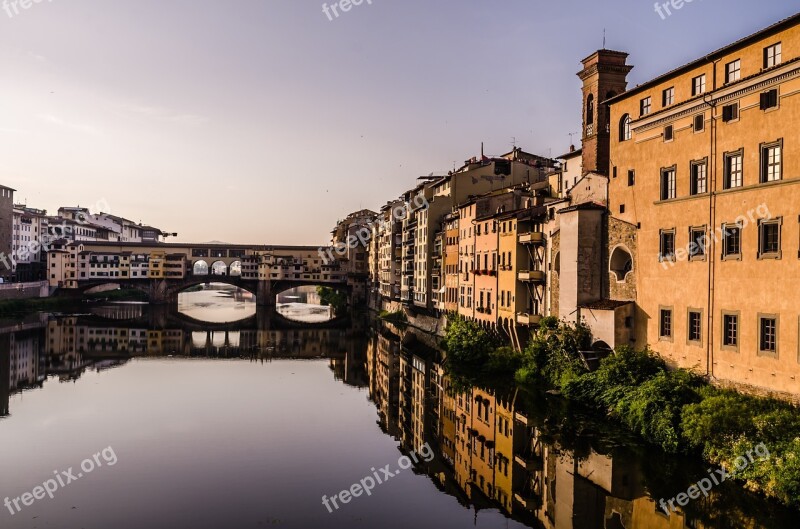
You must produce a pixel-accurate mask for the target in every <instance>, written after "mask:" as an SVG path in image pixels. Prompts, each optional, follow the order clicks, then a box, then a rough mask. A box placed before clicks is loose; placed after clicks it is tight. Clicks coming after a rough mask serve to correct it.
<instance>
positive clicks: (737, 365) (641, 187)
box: [584, 15, 800, 398]
mask: <svg viewBox="0 0 800 529" xmlns="http://www.w3.org/2000/svg"><path fill="white" fill-rule="evenodd" d="M798 61H800V15H794V16H792V17H790V18H788V19H785V20H783V21H781V22H778V23H776V24H774V25H772V26H770V27H768V28H766V29H763V30H761V31H759V32H757V33H754V34H752V35H750V36H747V37H745V38H743V39H741V40H738V41H736V42H734V43H732V44H730V45H728V46H725V47H723V48H721V49H719V50H716V51H712V52H711V53H708V54H704V55H702V56H701V57H700V58H699V59H697V60H695V61H693V62H690V63H688V64H685V65H683V66H681V67H679V68H677V69H675V70H673V71H671V72H669V73H666V74H664V75H661V76H659V77H657V78H655V79H652V80H650V81H648V82H645V83H642V84H641V85H639V86H637V87H635V88H633V89H631V90H628V91H627V92H624V93H619V94H618V95H616V96H614V97H606V98H605V103H604V106H606V107H608V108H609V109H610V125H611V132H612V134H611V144H610V148H611V158H610V159H611V174H612V177H611V180H610V188H609V197H610V201H609V210H610V211H609V214H610V215H611V217H612V219H613V220H614V221H615V222H616V223H618V225H619V226H624V227H625V229H624V230H622V231H624V236H623V237H621V239H624V240H618V241H616V243H614V244H610V245H609V247H608V250H610V255H609V256H608V259H609V261H608V268H607V272H608V275H609V276H610V278H611V280H612V283H615V284H618V285H621V286H623V287H624V288H625V289H626V290H627V293H628V295H629V297H630V298H631V299H635V300H636V314H635V320H636V332H635V344H636V345H637V346H639V347H643V346H645V345H647V344H650V345H651V346H652V347H653V349H655V350H656V351H657V352H658V353H659V354H661V355H662V356H663V357H664V358H666V359H667V360H668V361H669V362H670V363H671V364H673V365H676V366H682V367H687V368H694V369H696V370H697V371H698V372H700V373H703V374H706V375H708V376H709V377H711V379H712V380H715V381H717V382H719V383H721V384H728V385H735V386H737V387H742V388H746V389H750V390H753V391H755V392H758V393H770V392H774V393H776V394H779V395H782V394H791V395H793V396H794V397H795V398H796V397H797V395H798V394H800V391H798V384H797V377H798V376H799V375H800V362H799V361H798V359H799V358H800V353H799V351H800V343H798V336H799V334H800V330H799V329H800V327H798V323H799V322H800V307H799V306H798V303H797V300H796V296H795V295H794V292H793V291H792V290H791V287H790V285H792V284H793V282H794V281H795V280H797V279H798V277H800V276H799V275H798V271H800V267H798V264H797V257H796V255H800V252H798V250H800V248H798V241H800V223H799V222H798V213H799V211H798V204H800V156H799V155H798V153H800V144H798V136H797V133H796V130H795V126H796V124H797V123H798V120H800V98H798V95H797V94H798V93H800V62H798ZM611 95H612V94H608V96H611ZM585 148H586V145H585V144H584V149H585ZM787 287H788V288H787Z"/></svg>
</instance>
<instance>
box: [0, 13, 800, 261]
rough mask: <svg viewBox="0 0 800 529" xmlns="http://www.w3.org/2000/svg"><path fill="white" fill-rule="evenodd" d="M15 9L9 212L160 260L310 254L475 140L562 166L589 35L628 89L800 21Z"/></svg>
mask: <svg viewBox="0 0 800 529" xmlns="http://www.w3.org/2000/svg"><path fill="white" fill-rule="evenodd" d="M18 1H19V0H17V2H12V0H5V3H3V0H0V184H2V185H5V186H9V187H12V188H14V189H16V190H17V193H16V195H15V199H16V200H15V201H16V202H18V203H26V204H27V205H28V206H30V207H36V208H41V209H47V210H48V212H53V213H55V210H56V209H57V208H58V207H59V206H65V205H70V206H74V205H80V206H85V207H90V208H94V207H95V206H96V205H100V206H103V207H102V209H104V210H106V211H107V212H110V213H113V214H115V215H120V216H124V217H127V218H130V219H132V220H134V221H137V222H139V221H141V222H143V223H145V224H151V225H155V226H158V227H160V228H162V229H164V230H165V231H169V232H176V233H178V237H176V238H175V239H174V240H175V241H184V242H206V241H212V240H216V241H225V242H230V243H246V244H250V243H252V244H292V245H306V244H308V245H317V244H323V243H326V242H328V240H329V238H330V231H331V229H332V228H333V227H334V225H335V223H336V222H337V221H338V220H339V219H342V218H344V217H345V216H346V215H347V214H348V213H350V212H353V211H356V210H359V209H363V208H369V209H373V210H377V209H378V208H380V207H381V206H382V205H383V204H384V203H385V202H386V201H388V200H390V199H393V198H396V197H397V196H399V195H400V194H401V193H402V192H403V191H405V190H406V189H409V188H411V187H414V185H415V183H416V179H417V178H418V177H419V176H423V175H428V174H430V173H431V172H433V173H437V174H439V173H446V172H447V171H448V170H451V169H453V166H454V165H460V164H461V163H463V161H464V160H466V159H468V158H470V157H472V156H475V155H478V154H479V153H480V145H481V142H484V143H485V149H486V153H487V154H502V153H504V152H508V151H510V150H511V148H512V145H513V144H514V143H513V142H516V143H515V144H516V145H517V146H518V147H521V148H522V149H524V150H526V151H528V152H532V153H536V154H541V155H545V156H554V157H555V156H558V155H560V154H563V153H564V152H566V151H567V150H568V148H569V145H570V133H575V132H576V131H578V130H580V115H581V114H580V105H581V95H580V89H581V84H580V80H579V79H578V78H577V76H576V75H575V74H576V73H577V72H578V71H579V70H580V69H581V64H580V61H581V59H583V58H584V57H586V56H588V55H590V54H591V53H592V52H593V51H595V50H597V49H599V48H602V47H603V31H604V29H605V35H606V47H607V48H609V49H615V50H620V51H626V52H628V53H630V58H629V59H628V62H629V64H633V65H634V66H635V68H634V69H633V71H632V72H631V74H630V75H629V77H628V80H629V86H633V85H636V84H640V83H642V82H645V81H647V80H649V79H652V78H653V77H656V76H657V75H659V74H661V73H664V72H666V71H668V70H670V69H672V68H675V67H677V66H679V65H681V64H684V63H686V62H689V61H691V60H693V59H696V58H698V57H700V56H702V55H704V54H705V53H707V52H709V51H712V50H715V49H717V48H719V47H722V46H724V45H726V44H729V43H731V42H733V41H734V40H737V39H739V38H741V37H744V36H745V35H748V34H750V33H753V32H755V31H758V30H759V29H762V28H763V27H766V26H768V25H770V24H772V23H774V22H776V21H778V20H780V19H782V18H785V17H787V16H789V15H792V14H794V13H795V12H796V11H797V10H798V4H797V3H796V2H794V1H789V2H787V0H760V1H759V2H753V1H752V0H744V1H743V0H694V1H693V2H691V3H685V4H684V5H683V6H682V7H681V8H680V9H679V10H675V9H671V15H666V14H665V13H664V16H662V15H659V14H658V13H657V12H656V10H655V7H654V3H653V2H652V1H651V0H609V1H604V2H586V1H575V0H561V1H558V2H543V1H540V0H460V1H455V0H363V2H362V3H361V5H359V6H351V9H349V10H348V11H346V12H343V11H341V10H339V9H337V11H336V14H338V17H337V16H335V14H334V13H333V12H332V10H331V4H336V3H335V2H331V1H329V2H328V3H327V4H326V5H327V6H328V12H329V13H330V15H326V14H325V12H324V11H323V3H322V2H321V1H318V0H227V1H224V2H223V1H217V2H211V1H207V0H169V1H164V0H161V1H155V0H40V1H39V2H38V3H35V0H30V3H27V1H28V0H24V1H25V2H26V4H24V5H27V8H25V7H23V5H21V4H19V3H18ZM14 3H16V10H15V6H14V5H12V4H14ZM663 11H664V10H663V9H662V13H663ZM578 141H579V138H578V135H577V134H576V135H575V136H574V137H573V139H572V142H573V143H577V142H578Z"/></svg>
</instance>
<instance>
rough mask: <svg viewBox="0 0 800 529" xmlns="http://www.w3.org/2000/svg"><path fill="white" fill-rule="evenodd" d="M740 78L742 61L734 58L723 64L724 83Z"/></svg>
mask: <svg viewBox="0 0 800 529" xmlns="http://www.w3.org/2000/svg"><path fill="white" fill-rule="evenodd" d="M741 78H742V61H741V60H739V59H736V60H735V61H733V62H729V63H728V64H726V65H725V83H726V84H727V83H732V82H734V81H738V80H739V79H741Z"/></svg>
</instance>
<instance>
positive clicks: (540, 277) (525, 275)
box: [519, 270, 545, 283]
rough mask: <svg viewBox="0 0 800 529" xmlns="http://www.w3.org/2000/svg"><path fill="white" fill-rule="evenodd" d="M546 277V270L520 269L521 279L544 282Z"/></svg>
mask: <svg viewBox="0 0 800 529" xmlns="http://www.w3.org/2000/svg"><path fill="white" fill-rule="evenodd" d="M544 279H545V275H544V272H542V271H541V270H520V271H519V280H520V281H531V282H534V283H540V282H543V281H544Z"/></svg>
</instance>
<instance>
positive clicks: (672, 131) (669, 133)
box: [664, 125, 675, 141]
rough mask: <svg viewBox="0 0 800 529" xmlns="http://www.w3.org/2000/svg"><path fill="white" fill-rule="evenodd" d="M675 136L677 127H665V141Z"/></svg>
mask: <svg viewBox="0 0 800 529" xmlns="http://www.w3.org/2000/svg"><path fill="white" fill-rule="evenodd" d="M674 138H675V129H674V127H673V126H672V125H667V126H666V127H664V141H672V140H673V139H674Z"/></svg>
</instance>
